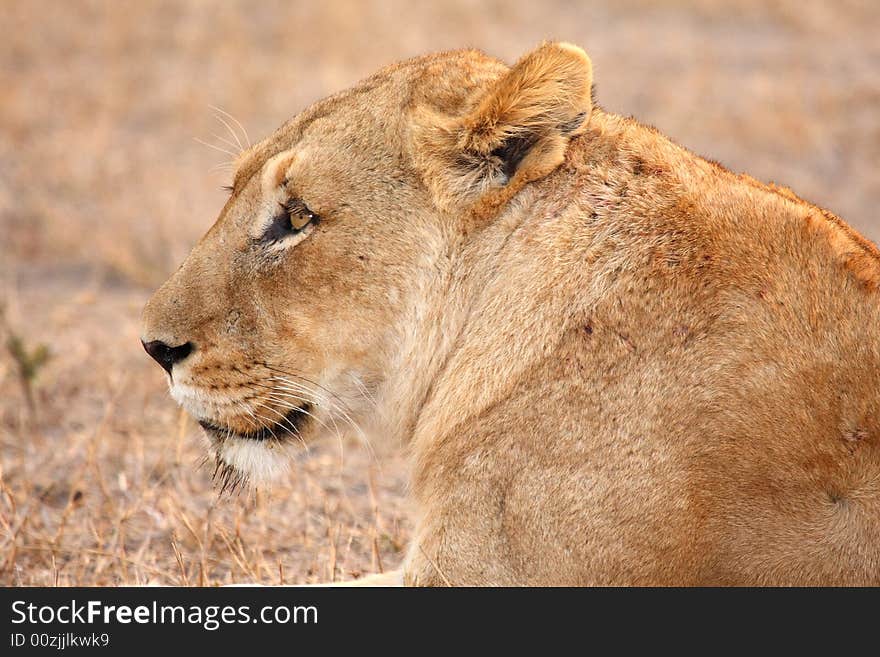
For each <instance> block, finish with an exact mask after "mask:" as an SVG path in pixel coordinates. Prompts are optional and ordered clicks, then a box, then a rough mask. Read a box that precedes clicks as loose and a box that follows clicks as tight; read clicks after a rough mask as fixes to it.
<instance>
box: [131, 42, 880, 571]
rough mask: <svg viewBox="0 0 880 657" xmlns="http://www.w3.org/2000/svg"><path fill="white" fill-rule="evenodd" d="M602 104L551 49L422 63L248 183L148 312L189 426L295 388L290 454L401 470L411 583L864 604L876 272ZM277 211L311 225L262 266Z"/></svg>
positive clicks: (324, 119) (782, 199) (147, 334)
mask: <svg viewBox="0 0 880 657" xmlns="http://www.w3.org/2000/svg"><path fill="white" fill-rule="evenodd" d="M591 81H592V75H591V70H590V64H589V59H588V58H587V57H586V55H585V54H584V53H583V51H581V50H580V49H578V48H576V47H574V46H570V45H567V44H546V45H544V46H542V47H541V48H539V49H537V50H536V51H533V52H532V53H529V54H528V55H526V56H525V57H524V58H523V59H522V60H520V62H518V63H517V64H516V65H515V66H514V67H512V68H508V67H506V66H504V65H503V64H501V63H500V62H498V61H497V60H494V59H491V58H489V57H487V56H485V55H483V54H482V53H479V52H476V51H460V52H452V53H443V54H439V55H433V56H428V57H422V58H418V59H415V60H411V61H408V62H404V63H402V64H398V65H395V66H392V67H390V68H388V69H385V70H383V71H381V72H379V73H378V74H376V75H375V76H373V77H371V78H369V79H367V80H365V81H364V82H362V83H361V84H359V85H358V86H356V87H355V88H354V89H352V90H350V91H347V92H344V93H341V94H338V95H336V96H333V97H331V98H329V99H327V100H325V101H322V102H320V103H318V104H316V105H315V106H313V107H311V108H309V109H308V110H306V111H305V112H303V113H302V114H300V115H299V116H298V117H296V118H294V119H293V120H291V121H290V122H289V123H287V124H286V125H285V126H283V127H282V128H281V129H280V130H279V131H278V132H276V133H275V134H274V135H272V136H271V137H270V138H268V139H267V140H265V141H263V142H262V143H260V144H258V145H257V146H255V147H254V148H252V149H250V150H249V151H248V152H246V153H245V154H243V156H242V158H241V159H240V163H239V166H238V172H237V175H236V178H235V185H234V191H233V194H232V197H231V198H230V200H229V202H228V204H227V205H226V207H225V208H224V210H223V212H222V213H221V215H220V218H219V219H218V221H217V223H216V224H215V226H214V227H213V228H212V229H211V230H210V231H209V232H208V234H207V235H206V236H205V237H204V238H203V239H202V241H201V242H200V243H199V244H198V245H197V246H196V247H195V249H194V250H193V252H192V254H191V255H190V256H189V258H188V259H187V260H186V262H185V263H184V264H183V266H182V267H181V268H180V270H178V271H177V272H176V273H175V274H174V275H173V276H172V277H171V279H170V280H169V281H168V282H167V283H166V284H165V285H164V286H163V287H162V288H161V289H160V290H159V291H158V292H157V293H156V295H155V296H154V297H153V299H152V300H151V301H150V303H149V304H148V306H147V308H146V309H145V312H144V338H145V339H150V340H156V339H161V340H164V341H166V342H168V343H169V344H180V343H182V342H186V341H191V342H193V343H194V344H195V345H196V348H195V351H194V352H193V354H192V355H191V356H189V357H188V358H187V359H186V360H185V361H184V362H182V363H180V364H179V365H177V366H175V369H174V383H173V385H172V390H173V391H174V392H175V394H176V397H177V398H178V399H179V400H180V401H181V403H182V404H183V405H184V406H185V407H186V408H188V410H190V411H191V412H193V413H194V414H195V415H196V416H197V417H199V419H203V420H210V421H212V422H213V423H214V424H217V425H221V426H224V427H229V429H230V431H231V432H238V433H246V432H248V431H250V430H252V429H253V428H254V425H260V424H261V423H263V422H269V421H271V420H260V419H259V418H256V419H255V417H254V416H251V415H248V414H247V412H246V411H248V410H250V411H254V410H259V409H263V410H262V412H261V415H262V416H263V417H264V418H265V417H266V416H269V417H272V416H271V413H270V411H267V410H266V407H269V408H272V409H273V410H275V411H276V412H283V411H284V408H285V407H284V406H283V405H282V404H281V401H280V400H281V399H282V398H281V397H279V396H278V395H277V394H275V395H274V396H273V393H272V390H273V386H274V385H276V383H277V372H278V371H279V370H281V371H284V372H287V373H288V374H287V375H286V376H287V378H289V379H291V380H300V381H302V382H303V386H304V388H305V385H306V384H305V382H306V381H308V382H311V385H312V388H310V389H311V390H312V392H314V393H315V395H319V394H323V395H324V397H323V398H322V399H321V400H319V401H321V402H322V403H321V404H316V407H315V408H314V409H313V410H314V418H310V419H309V421H308V422H307V423H306V424H305V425H304V426H303V427H302V431H301V433H302V436H301V437H302V439H303V440H304V441H305V442H308V441H310V440H313V439H314V438H315V437H316V436H318V435H319V434H323V433H327V432H328V431H330V429H331V427H334V426H338V424H340V423H341V424H344V422H343V416H348V417H349V419H351V420H353V421H354V423H356V424H358V425H359V426H362V427H364V428H365V429H366V430H368V432H369V434H370V438H371V439H372V441H373V442H376V443H378V442H380V441H383V440H385V441H387V440H390V441H400V442H403V443H405V444H406V445H407V446H408V449H409V450H410V453H411V458H412V475H411V481H412V492H413V495H414V497H415V501H416V505H417V506H416V508H417V516H416V518H415V521H416V530H415V537H414V540H413V543H412V546H411V548H410V550H409V553H408V555H407V557H406V560H405V562H404V564H403V579H404V581H405V582H406V583H408V584H423V585H432V584H433V585H445V584H501V585H508V584H679V585H686V584H798V585H806V584H875V585H876V584H880V399H878V394H877V391H878V389H880V339H878V338H877V337H876V334H877V331H876V328H877V326H878V325H880V299H878V293H880V292H878V289H877V288H878V281H880V257H878V252H877V250H876V249H875V248H874V246H873V245H872V244H870V243H869V242H868V241H867V240H865V239H864V238H862V237H860V236H859V235H858V234H857V233H856V232H855V231H854V230H853V229H851V228H850V227H848V226H847V225H846V224H844V223H843V222H842V221H841V220H839V219H838V218H836V217H834V216H833V215H831V214H830V213H828V212H827V211H824V210H821V209H819V208H817V207H815V206H813V205H811V204H809V203H807V202H805V201H803V200H801V199H800V198H798V197H797V196H796V195H795V194H794V193H792V192H791V191H790V190H787V189H784V188H779V187H775V186H771V185H764V184H762V183H759V182H757V181H755V180H754V179H752V178H750V177H748V176H743V175H736V174H733V173H730V172H729V171H727V170H725V169H723V168H722V167H721V166H719V165H717V164H714V163H711V162H708V161H706V160H703V159H701V158H699V157H697V156H695V155H693V154H691V153H690V152H688V151H686V150H685V149H683V148H681V147H679V146H677V145H675V144H673V143H671V142H670V141H669V140H668V139H666V138H665V137H663V136H662V135H661V134H659V133H658V132H657V131H656V130H654V129H652V128H648V127H645V126H642V125H640V124H638V123H637V122H635V121H634V120H631V119H624V118H621V117H618V116H614V115H611V114H607V113H605V112H604V111H602V110H601V109H599V108H597V107H593V106H592V103H591V102H590V85H591ZM276 156H278V157H276ZM291 195H295V196H297V197H299V198H301V199H304V200H305V202H306V203H307V204H308V206H309V207H310V208H311V209H312V210H314V211H315V212H316V213H317V214H319V215H320V216H321V218H322V220H321V223H320V224H319V225H318V226H317V227H315V228H314V230H313V232H311V234H309V235H308V236H307V237H304V238H303V239H301V240H299V241H298V242H297V243H296V244H295V245H294V244H293V243H291V245H290V246H288V247H277V249H280V250H277V251H276V252H274V255H272V254H268V255H267V253H266V252H265V249H262V247H260V246H255V243H256V242H255V240H258V237H259V235H260V233H261V231H262V230H263V227H264V226H265V224H266V222H267V221H268V218H269V217H270V216H271V214H272V213H274V212H276V210H277V206H278V204H279V203H280V202H283V201H284V199H285V198H287V197H289V196H291ZM261 249H262V250H261ZM273 372H275V373H276V374H273ZM297 376H298V377H300V379H296V378H295V377H297ZM275 390H276V391H277V388H276V389H275ZM193 391H196V392H193ZM322 391H323V392H322ZM288 392H290V391H289V390H288ZM291 394H293V393H291ZM301 394H303V395H305V394H306V393H304V392H302V391H301ZM260 404H262V406H260ZM228 440H230V441H245V440H247V439H245V438H236V437H234V436H233V435H231V436H230V437H229V438H228ZM294 441H295V439H294V438H293V437H287V438H284V437H283V436H282V437H279V439H278V441H277V444H269V445H268V446H267V449H266V450H265V451H266V458H267V459H269V458H280V457H276V456H275V454H279V453H283V452H284V451H286V450H288V449H289V448H290V446H291V445H294V444H295V442H294ZM269 447H271V449H269ZM257 448H258V447H256V446H254V445H248V447H247V449H246V450H245V449H238V450H236V449H230V448H229V445H225V446H224V445H223V444H222V441H221V443H220V444H217V445H215V451H217V452H219V453H220V455H221V459H222V458H224V455H234V454H239V453H242V454H244V453H245V452H246V454H247V458H244V457H242V459H241V462H233V463H228V465H230V466H233V467H235V468H238V469H247V468H248V467H255V466H253V465H252V464H255V463H258V462H259V459H258V458H257V457H256V452H255V449H257ZM227 458H230V459H236V458H238V457H237V456H227ZM249 464H251V465H249ZM259 469H260V470H265V471H271V470H274V469H275V468H274V467H271V466H270V465H268V464H267V462H260V463H259ZM245 474H253V473H249V472H245Z"/></svg>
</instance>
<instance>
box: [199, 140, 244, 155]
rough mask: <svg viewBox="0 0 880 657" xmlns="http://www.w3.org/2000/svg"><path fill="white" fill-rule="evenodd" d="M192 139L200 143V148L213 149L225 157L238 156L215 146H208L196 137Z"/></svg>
mask: <svg viewBox="0 0 880 657" xmlns="http://www.w3.org/2000/svg"><path fill="white" fill-rule="evenodd" d="M193 139H194V140H195V141H197V142H198V143H200V144H201V145H202V146H207V147H208V148H213V149H214V150H215V151H219V152H220V153H225V154H226V155H229V156H230V157H238V156H237V155H236V154H235V153H233V152H232V151H228V150H226V149H225V148H220V147H219V146H217V145H216V144H209V143H208V142H206V141H205V140H203V139H199V138H198V137H193Z"/></svg>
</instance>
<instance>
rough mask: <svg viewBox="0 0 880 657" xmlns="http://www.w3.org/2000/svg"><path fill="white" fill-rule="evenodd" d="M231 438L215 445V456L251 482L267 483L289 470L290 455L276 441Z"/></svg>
mask: <svg viewBox="0 0 880 657" xmlns="http://www.w3.org/2000/svg"><path fill="white" fill-rule="evenodd" d="M269 444H270V443H265V442H263V441H257V440H247V439H242V438H233V439H231V440H224V441H223V442H222V443H221V444H220V445H218V446H217V447H216V450H217V456H218V457H219V458H220V460H221V461H222V462H223V463H226V464H227V465H230V466H232V467H233V468H235V469H236V470H237V471H238V472H240V473H242V474H244V475H247V476H248V478H249V479H250V481H251V482H252V483H255V484H259V483H268V482H271V481H274V480H277V479H278V478H280V477H281V475H283V474H285V473H287V472H288V471H289V470H290V456H289V455H288V454H287V450H286V449H285V448H284V447H283V446H281V445H278V444H277V443H275V444H271V447H270V446H269Z"/></svg>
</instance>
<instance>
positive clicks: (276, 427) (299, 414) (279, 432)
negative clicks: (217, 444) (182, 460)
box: [199, 403, 312, 441]
mask: <svg viewBox="0 0 880 657" xmlns="http://www.w3.org/2000/svg"><path fill="white" fill-rule="evenodd" d="M311 408H312V405H311V404H309V403H305V404H303V405H302V406H300V407H298V408H294V409H293V410H291V411H290V412H289V413H287V415H285V416H284V417H283V418H282V419H281V420H279V421H278V422H276V423H275V424H273V425H271V426H265V427H261V428H259V429H257V430H255V431H251V432H249V433H242V432H239V431H232V430H231V429H229V428H228V427H222V426H219V425H216V424H213V423H212V422H208V421H206V420H199V425H201V427H202V429H204V430H205V431H206V432H207V433H208V435H210V436H212V437H214V438H216V439H218V440H229V439H231V438H240V439H242V440H255V441H263V440H282V439H283V438H284V437H286V436H291V435H292V436H294V437H296V438H299V437H300V435H299V434H300V429H302V426H303V425H304V424H305V422H306V420H307V419H308V418H309V417H310V416H311V413H310V411H311ZM279 415H280V414H279Z"/></svg>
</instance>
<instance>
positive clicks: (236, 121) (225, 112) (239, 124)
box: [212, 106, 251, 148]
mask: <svg viewBox="0 0 880 657" xmlns="http://www.w3.org/2000/svg"><path fill="white" fill-rule="evenodd" d="M212 109H214V110H216V111H218V112H222V113H223V114H225V115H226V116H228V117H229V118H230V119H232V120H233V121H235V123H236V124H238V127H239V128H241V131H242V132H243V133H244V139H245V141H246V142H247V145H248V148H250V147H251V139H250V137H248V133H247V130H246V129H245V127H244V126H243V125H242V123H241V121H239V120H238V119H237V118H235V117H234V116H232V114H230V113H229V112H227V111H225V110H222V109H220V108H219V107H213V106H212Z"/></svg>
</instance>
